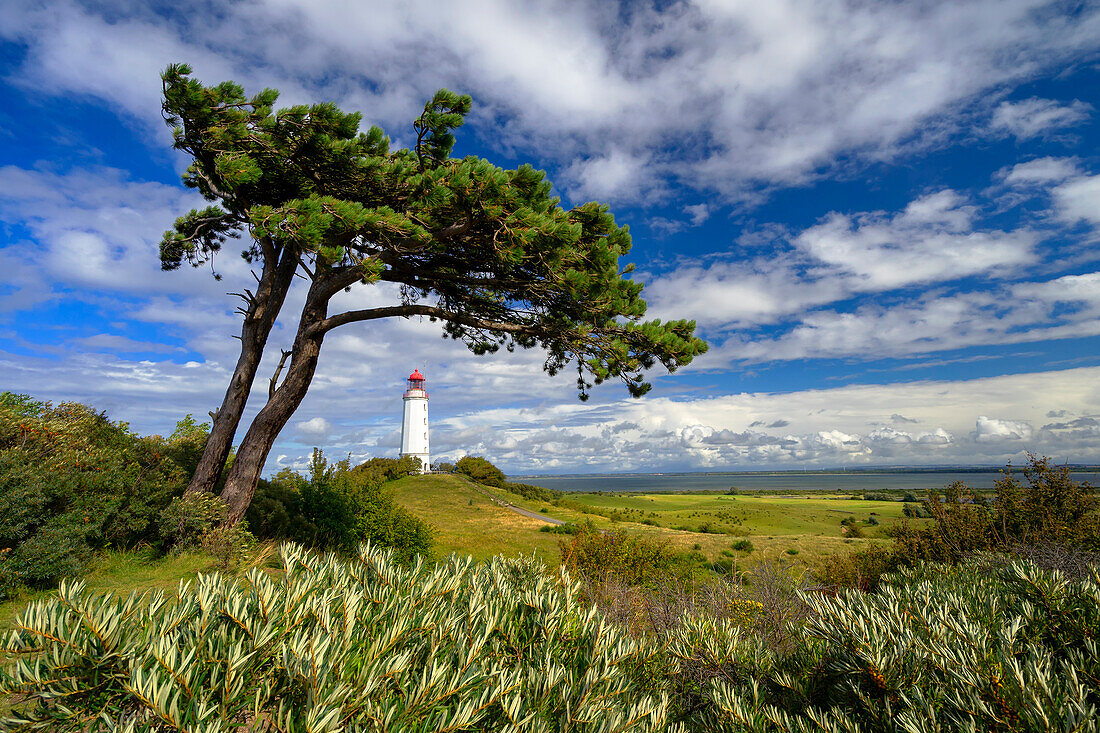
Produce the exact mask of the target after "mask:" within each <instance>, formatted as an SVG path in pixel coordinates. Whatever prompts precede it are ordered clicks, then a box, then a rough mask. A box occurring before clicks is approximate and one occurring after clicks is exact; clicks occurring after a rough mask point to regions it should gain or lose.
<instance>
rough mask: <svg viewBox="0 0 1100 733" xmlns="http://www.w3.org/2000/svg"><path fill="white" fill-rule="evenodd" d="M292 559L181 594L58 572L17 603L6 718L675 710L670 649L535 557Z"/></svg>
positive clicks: (73, 725)
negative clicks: (631, 631)
mask: <svg viewBox="0 0 1100 733" xmlns="http://www.w3.org/2000/svg"><path fill="white" fill-rule="evenodd" d="M282 558H283V564H284V568H285V574H284V575H282V576H281V577H276V578H272V577H270V576H268V575H266V574H264V573H262V572H260V571H258V570H252V571H250V572H249V573H248V575H247V576H246V579H245V581H244V582H236V581H234V580H232V579H229V578H226V577H224V576H221V575H217V574H215V575H207V576H202V577H200V579H199V581H198V582H197V583H193V584H187V585H185V586H183V587H182V588H181V589H180V591H179V593H178V595H176V594H173V595H170V596H165V595H164V594H160V593H155V594H152V595H149V596H145V597H137V596H130V597H129V598H120V597H117V596H111V595H106V596H103V595H96V594H92V593H89V592H87V591H86V590H85V588H84V586H83V585H82V584H80V583H66V584H64V585H63V586H62V588H61V590H60V591H59V592H58V593H57V595H56V597H54V598H53V599H51V600H48V601H40V602H36V603H34V604H32V605H31V606H30V607H29V608H28V609H27V610H25V611H24V612H23V613H22V614H21V617H20V618H21V621H20V626H19V629H18V630H17V631H15V632H13V633H12V634H11V636H10V637H9V639H8V641H7V643H6V644H5V647H6V649H7V650H10V651H11V652H12V653H13V654H16V655H18V658H17V659H16V660H15V661H14V662H12V663H11V664H9V666H8V668H7V670H6V671H5V673H4V674H2V675H0V694H15V695H18V696H20V698H21V699H22V700H24V702H23V703H22V704H21V705H19V709H18V712H12V713H11V714H9V715H8V716H6V719H4V720H2V721H0V728H4V729H7V728H9V727H20V726H24V725H25V726H28V727H30V726H33V727H41V728H49V729H67V730H88V729H94V728H98V727H108V726H109V727H114V726H117V727H118V728H121V729H129V730H149V731H152V730H202V731H209V732H210V733H214V732H223V731H224V732H226V733H228V731H235V730H243V729H246V728H250V727H257V725H258V724H257V721H263V726H262V727H263V728H264V729H268V728H270V729H272V730H311V731H318V732H319V731H335V730H424V731H427V730H482V731H489V730H549V729H550V724H549V723H547V722H546V721H598V723H599V725H600V726H601V728H602V727H603V726H606V729H607V730H618V731H639V732H641V731H655V730H663V729H665V728H666V727H667V726H668V725H669V724H670V723H671V721H670V719H669V704H668V699H667V697H666V696H664V695H662V693H661V691H660V690H659V689H651V686H652V683H653V681H654V678H657V679H658V681H659V680H660V678H661V677H662V676H663V674H664V667H663V666H662V656H661V651H660V649H659V648H657V647H654V646H653V645H651V644H648V643H645V642H643V641H635V640H632V639H631V638H629V636H628V635H627V634H625V632H623V631H622V630H619V629H617V628H615V627H612V626H609V625H608V624H607V623H606V622H605V621H604V620H603V619H602V618H600V616H599V614H597V613H596V612H595V611H594V610H592V609H590V608H588V607H585V606H582V605H579V604H578V603H577V602H576V600H575V594H576V586H574V585H572V584H570V583H568V582H562V581H560V580H557V579H552V578H550V577H549V575H548V574H547V573H546V572H545V568H543V567H542V566H540V565H537V564H535V563H533V562H532V561H530V560H523V559H519V560H502V559H499V558H497V559H494V560H492V561H490V562H489V563H487V564H475V563H473V562H472V561H470V560H469V559H468V558H466V559H460V558H451V559H449V560H447V561H446V562H445V563H443V564H440V565H439V566H430V565H423V564H419V565H416V566H414V567H412V568H409V569H406V568H403V567H401V566H400V565H398V564H397V563H395V561H394V558H393V557H392V556H391V555H390V554H389V553H388V552H385V551H381V550H378V549H377V548H373V547H369V546H368V547H365V548H363V549H362V550H361V559H360V560H357V561H355V562H343V561H341V560H338V559H336V558H334V557H333V556H331V555H330V556H326V557H321V556H318V555H315V554H311V553H308V552H305V551H303V550H301V549H299V548H296V547H293V546H286V547H284V548H283V550H282ZM379 599H384V600H379ZM658 684H659V682H658ZM21 721H23V722H21ZM105 723H106V724H107V726H105ZM579 725H580V724H579ZM570 728H577V729H581V728H585V729H587V726H585V725H580V727H577V726H574V725H572V724H571V725H570Z"/></svg>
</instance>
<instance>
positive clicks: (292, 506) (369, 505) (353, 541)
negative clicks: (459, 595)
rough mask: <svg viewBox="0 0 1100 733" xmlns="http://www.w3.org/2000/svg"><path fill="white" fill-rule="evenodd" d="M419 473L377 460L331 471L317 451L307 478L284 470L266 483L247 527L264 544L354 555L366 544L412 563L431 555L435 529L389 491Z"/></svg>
mask: <svg viewBox="0 0 1100 733" xmlns="http://www.w3.org/2000/svg"><path fill="white" fill-rule="evenodd" d="M418 469H419V461H416V462H415V463H413V462H412V461H409V460H407V459H393V458H372V459H371V460H369V461H367V462H366V463H363V464H360V465H358V466H355V467H354V468H352V467H351V465H350V463H349V462H348V461H347V460H344V461H339V462H337V463H335V464H332V465H330V464H329V463H328V460H327V459H326V458H325V456H324V453H323V452H322V451H320V450H316V449H315V450H314V452H313V460H312V462H311V465H310V475H309V476H308V477H305V476H302V475H301V474H299V473H297V472H295V471H292V470H290V469H284V470H282V471H280V472H279V473H278V474H276V475H275V477H274V478H272V479H271V480H270V481H261V483H260V485H259V487H258V488H257V491H256V497H255V498H254V499H253V501H252V504H251V505H250V506H249V508H248V513H247V514H246V519H247V522H248V526H249V527H250V528H251V529H252V531H253V532H254V533H255V534H256V535H257V536H258V537H261V538H265V539H283V540H293V541H295V542H300V543H302V544H305V545H308V546H310V547H315V548H320V549H330V550H342V551H345V552H353V551H354V550H355V549H356V548H357V547H358V546H359V543H361V542H368V541H369V542H371V543H373V544H374V545H376V546H380V547H392V548H394V550H395V551H396V552H397V554H398V556H399V557H401V558H402V559H404V560H406V561H408V560H411V559H412V558H413V556H415V555H417V554H421V555H430V554H431V549H432V530H431V527H430V526H429V525H428V524H427V523H426V522H424V521H423V520H421V519H420V518H418V517H415V516H413V515H412V514H409V513H408V512H407V511H405V509H403V508H402V507H400V506H398V505H397V503H396V502H394V500H393V498H392V497H391V496H390V494H389V492H388V491H387V489H386V487H385V483H386V482H387V481H392V480H395V479H398V478H402V477H404V476H408V475H409V474H410V473H414V472H416V471H417V470H418Z"/></svg>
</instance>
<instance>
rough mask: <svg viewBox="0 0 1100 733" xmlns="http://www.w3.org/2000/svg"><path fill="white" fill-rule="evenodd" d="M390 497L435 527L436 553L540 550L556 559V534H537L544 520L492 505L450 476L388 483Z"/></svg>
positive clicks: (484, 554) (477, 555)
mask: <svg viewBox="0 0 1100 733" xmlns="http://www.w3.org/2000/svg"><path fill="white" fill-rule="evenodd" d="M388 488H389V490H390V491H391V492H392V495H393V498H394V500H395V501H397V503H399V504H400V505H401V506H403V507H405V508H406V509H408V510H409V511H410V512H412V513H413V514H415V515H416V516H418V517H420V518H421V519H424V520H425V521H427V522H429V523H431V525H432V526H433V527H434V528H435V544H436V552H437V553H438V554H440V555H447V554H450V553H452V552H456V553H460V554H465V555H472V556H474V557H475V558H477V559H479V560H480V559H484V558H488V557H492V556H493V555H497V554H504V555H519V554H530V553H531V552H538V554H539V555H540V556H542V557H545V558H546V560H547V561H548V562H551V563H554V564H556V563H557V561H558V537H559V535H554V534H549V533H546V532H540V531H539V528H540V527H545V526H546V522H542V521H540V520H537V519H531V518H529V517H524V516H522V515H520V514H517V513H515V512H513V511H511V510H509V509H506V508H504V507H502V506H498V505H497V504H495V503H494V502H493V501H492V500H491V499H490V498H489V497H488V496H486V495H485V494H484V493H482V492H481V491H479V490H478V489H476V488H474V486H473V484H472V483H470V482H469V481H468V480H466V479H465V478H462V477H459V476H455V475H451V474H429V475H426V476H409V477H407V478H403V479H400V480H398V481H394V482H393V483H391V484H388Z"/></svg>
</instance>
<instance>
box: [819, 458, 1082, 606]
mask: <svg viewBox="0 0 1100 733" xmlns="http://www.w3.org/2000/svg"><path fill="white" fill-rule="evenodd" d="M1021 474H1022V476H1023V481H1021V480H1020V475H1021ZM910 505H911V504H907V505H906V506H907V507H908V506H910ZM906 516H910V517H912V518H917V517H921V518H929V519H931V520H932V521H931V522H919V523H918V522H900V523H898V524H895V525H894V526H893V527H892V528H891V530H890V531H891V535H892V536H893V538H894V541H893V543H892V545H891V546H890V547H889V548H881V547H880V548H876V549H871V550H866V551H863V552H858V553H853V554H852V555H849V556H837V557H833V558H829V559H828V560H826V561H825V563H824V566H823V568H822V576H823V579H825V580H826V581H828V582H830V583H833V584H836V585H841V586H844V587H850V588H861V589H863V590H873V589H874V588H875V586H876V585H877V583H878V580H879V578H880V577H881V576H882V575H883V573H887V572H891V571H893V570H897V569H898V568H903V567H913V566H915V565H917V564H918V563H921V562H925V561H932V562H937V563H947V564H957V563H959V562H961V561H963V560H964V559H966V558H967V557H969V556H971V555H973V554H975V553H983V552H992V553H998V554H1001V555H1006V556H1017V557H1024V558H1029V559H1031V560H1033V561H1035V562H1038V563H1039V564H1040V565H1042V566H1044V567H1050V568H1054V569H1059V570H1062V571H1064V572H1069V573H1070V574H1071V575H1072V574H1075V575H1082V574H1084V573H1086V572H1087V571H1088V566H1090V565H1098V566H1100V501H1098V499H1097V496H1096V490H1095V488H1094V487H1093V486H1091V485H1089V484H1088V483H1087V482H1085V483H1080V482H1077V481H1074V480H1073V479H1072V477H1071V476H1070V471H1069V468H1068V467H1066V466H1057V465H1055V464H1054V462H1053V461H1052V460H1051V459H1049V458H1047V457H1045V456H1036V455H1029V457H1028V461H1027V463H1026V464H1025V465H1024V467H1023V470H1022V471H1021V472H1015V471H1012V470H1011V467H1010V470H1007V471H1005V472H1004V475H1003V476H1002V477H1001V478H1000V479H999V480H998V481H996V482H995V484H994V489H993V491H992V492H988V491H974V490H971V489H970V488H969V487H968V486H967V485H966V484H965V483H963V482H961V481H956V482H954V483H952V484H950V485H949V486H947V487H945V488H944V490H943V491H942V492H938V491H932V492H929V496H928V499H927V500H926V501H924V502H923V503H922V504H921V506H920V509H919V510H917V509H916V508H914V509H912V510H910V511H907V512H906Z"/></svg>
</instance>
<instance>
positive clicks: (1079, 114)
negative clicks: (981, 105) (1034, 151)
mask: <svg viewBox="0 0 1100 733" xmlns="http://www.w3.org/2000/svg"><path fill="white" fill-rule="evenodd" d="M1091 112H1092V107H1091V106H1090V105H1088V104H1085V103H1084V102H1081V101H1079V100H1076V99H1075V100H1074V101H1073V102H1071V103H1070V104H1065V105H1063V104H1059V103H1058V102H1056V101H1055V100H1053V99H1038V98H1032V99H1025V100H1022V101H1020V102H1001V103H1000V104H999V105H997V108H996V109H995V110H993V119H992V120H991V121H990V128H991V129H992V130H994V131H995V132H1003V133H1007V134H1009V135H1014V136H1015V137H1017V138H1019V139H1021V140H1023V139H1026V138H1030V137H1038V136H1041V135H1047V134H1049V133H1051V132H1053V131H1054V130H1061V129H1063V128H1066V127H1072V126H1074V125H1078V124H1080V123H1082V122H1084V121H1085V120H1086V119H1088V117H1089V114H1090V113H1091Z"/></svg>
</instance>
